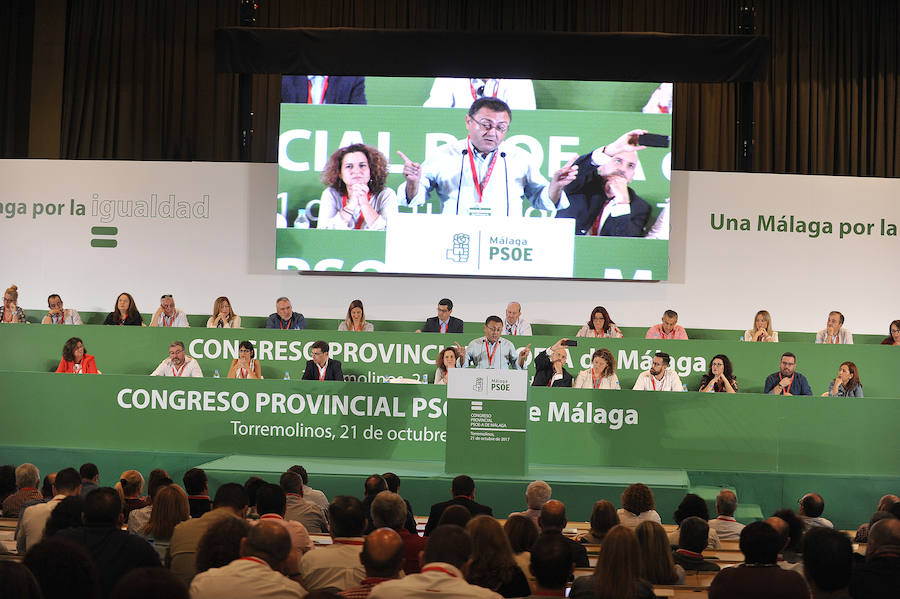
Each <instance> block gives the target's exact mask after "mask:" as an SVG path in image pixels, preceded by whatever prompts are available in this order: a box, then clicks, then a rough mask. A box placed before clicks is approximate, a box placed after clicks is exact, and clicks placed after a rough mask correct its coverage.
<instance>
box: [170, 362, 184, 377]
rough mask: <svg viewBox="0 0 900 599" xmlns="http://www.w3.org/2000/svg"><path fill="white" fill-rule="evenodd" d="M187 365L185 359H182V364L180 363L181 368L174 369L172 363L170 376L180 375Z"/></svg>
mask: <svg viewBox="0 0 900 599" xmlns="http://www.w3.org/2000/svg"><path fill="white" fill-rule="evenodd" d="M185 366H187V360H185V361H184V364H182V365H181V368H179V369H178V370H175V366H174V364H173V365H172V376H181V373H182V372H184V367H185Z"/></svg>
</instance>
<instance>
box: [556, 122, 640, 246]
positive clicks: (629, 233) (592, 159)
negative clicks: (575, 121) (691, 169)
mask: <svg viewBox="0 0 900 599" xmlns="http://www.w3.org/2000/svg"><path fill="white" fill-rule="evenodd" d="M645 133H647V132H646V131H644V130H643V129H635V130H634V131H629V132H628V133H625V134H623V135H621V136H620V137H619V138H618V139H617V140H616V141H614V142H612V143H609V144H607V145H605V146H603V147H601V148H597V149H596V150H594V151H593V152H591V153H590V154H584V155H582V156H579V157H578V159H577V160H576V161H575V164H574V165H573V167H578V171H576V177H575V179H574V180H573V181H572V182H571V183H569V184H568V186H567V187H566V190H565V193H566V194H568V195H567V197H568V200H569V205H568V206H565V207H563V206H560V210H559V212H557V213H556V217H557V218H574V219H575V234H576V235H602V236H607V237H643V236H644V227H645V226H646V225H647V219H648V218H649V217H650V204H648V203H647V202H646V201H645V200H644V199H643V198H642V197H640V196H639V195H638V194H637V193H635V191H634V190H633V189H632V188H630V187H629V184H630V183H631V182H632V181H633V180H634V171H635V169H636V168H637V165H638V155H637V153H638V151H639V150H643V149H644V148H645V146H642V145H639V141H638V139H639V137H640V136H641V135H643V134H645Z"/></svg>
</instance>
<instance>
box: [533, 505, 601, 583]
mask: <svg viewBox="0 0 900 599" xmlns="http://www.w3.org/2000/svg"><path fill="white" fill-rule="evenodd" d="M568 523H569V520H568V518H566V505H565V504H564V503H563V502H562V501H558V500H556V499H551V500H550V501H548V502H547V503H545V504H544V507H542V508H541V515H540V516H539V517H538V526H539V527H540V529H541V534H540V535H539V536H538V540H537V542H541V539H545V538H546V537H551V536H558V537H562V538H564V539H565V540H566V543H567V544H568V545H569V551H571V552H572V561H573V562H575V567H576V568H590V563H589V562H588V557H587V550H586V549H585V547H584V545H582V544H581V543H579V542H577V541H573V540H572V539H570V538H568V537H565V536H563V534H562V531H563V529H564V528H565V527H566V524H568Z"/></svg>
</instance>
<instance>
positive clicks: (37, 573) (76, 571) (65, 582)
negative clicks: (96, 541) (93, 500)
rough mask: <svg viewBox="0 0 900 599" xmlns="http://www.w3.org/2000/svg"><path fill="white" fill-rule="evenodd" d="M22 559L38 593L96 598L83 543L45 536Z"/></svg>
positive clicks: (72, 598)
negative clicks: (35, 584)
mask: <svg viewBox="0 0 900 599" xmlns="http://www.w3.org/2000/svg"><path fill="white" fill-rule="evenodd" d="M0 563H12V562H0ZM22 563H23V564H24V565H25V566H26V567H27V568H28V569H29V570H30V571H31V573H32V574H33V575H34V577H35V579H36V580H37V582H38V585H39V586H40V587H41V593H42V594H41V595H38V597H44V598H45V599H46V598H48V597H66V598H67V599H96V598H97V597H98V596H99V594H98V593H99V588H98V581H97V566H95V565H94V560H93V559H92V558H91V554H90V553H88V550H87V549H86V548H85V547H84V545H82V544H80V543H78V542H76V541H73V540H71V539H69V538H65V537H62V536H60V535H54V536H52V537H48V538H46V539H44V540H43V541H41V542H40V543H38V544H37V545H35V546H34V547H32V548H31V551H29V552H28V553H26V554H25V557H24V559H23V560H22ZM154 569H157V568H154ZM10 597H16V595H10Z"/></svg>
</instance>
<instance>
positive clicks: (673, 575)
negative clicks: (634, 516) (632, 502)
mask: <svg viewBox="0 0 900 599" xmlns="http://www.w3.org/2000/svg"><path fill="white" fill-rule="evenodd" d="M634 534H635V535H636V536H637V540H638V545H639V546H640V548H641V578H643V579H644V580H646V581H648V582H649V583H651V584H684V568H683V567H681V565H679V564H676V563H675V558H674V557H673V556H672V546H671V545H670V544H669V538H668V537H667V536H666V529H664V528H663V527H662V525H661V524H657V523H656V522H649V521H648V522H641V523H640V524H638V527H637V528H636V529H634Z"/></svg>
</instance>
